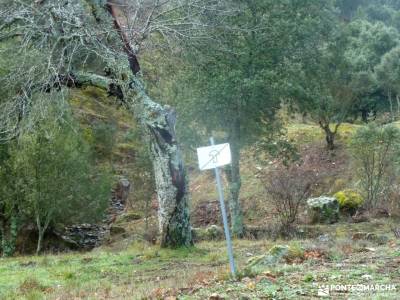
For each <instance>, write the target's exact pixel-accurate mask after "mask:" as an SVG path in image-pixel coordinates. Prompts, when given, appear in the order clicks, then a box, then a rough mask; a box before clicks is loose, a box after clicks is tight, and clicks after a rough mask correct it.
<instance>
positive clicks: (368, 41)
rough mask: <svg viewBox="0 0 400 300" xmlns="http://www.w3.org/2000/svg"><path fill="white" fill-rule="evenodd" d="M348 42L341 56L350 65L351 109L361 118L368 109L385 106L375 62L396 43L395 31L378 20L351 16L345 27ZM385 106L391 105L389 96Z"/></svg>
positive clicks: (365, 116) (368, 111) (385, 93)
mask: <svg viewBox="0 0 400 300" xmlns="http://www.w3.org/2000/svg"><path fill="white" fill-rule="evenodd" d="M345 30H346V35H347V36H348V42H347V45H346V50H345V57H346V60H347V61H348V63H349V65H350V67H351V87H352V89H353V92H354V97H355V103H354V110H357V111H358V112H361V115H362V118H363V120H364V121H367V115H368V113H370V112H374V113H375V114H376V112H377V111H378V110H382V109H386V108H387V105H385V104H384V103H385V98H386V96H388V95H389V94H388V92H387V87H385V86H383V85H382V84H381V81H380V80H378V79H377V73H376V66H377V65H378V64H379V63H380V62H381V59H382V57H383V56H384V55H385V54H386V53H388V52H389V51H391V50H392V49H393V48H395V47H396V45H397V44H398V41H399V33H398V32H397V30H396V29H394V28H393V27H389V26H386V25H385V24H384V23H382V22H375V23H371V22H369V21H366V20H365V19H360V18H359V19H355V20H354V21H353V22H351V23H350V24H348V26H347V27H346V29H345ZM388 98H389V99H388V100H389V109H390V107H391V106H393V105H392V104H391V103H392V101H391V97H388Z"/></svg>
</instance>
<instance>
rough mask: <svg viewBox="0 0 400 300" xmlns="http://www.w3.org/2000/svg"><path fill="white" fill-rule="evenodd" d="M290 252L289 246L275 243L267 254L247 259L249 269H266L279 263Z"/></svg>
mask: <svg viewBox="0 0 400 300" xmlns="http://www.w3.org/2000/svg"><path fill="white" fill-rule="evenodd" d="M288 253H289V246H286V245H275V246H273V247H272V248H271V249H270V250H269V251H268V253H267V254H265V255H259V256H254V257H252V258H250V259H249V260H248V261H247V265H246V269H247V270H250V271H252V270H257V269H264V268H265V267H268V266H271V265H274V264H277V263H279V262H280V261H281V260H282V259H284V257H285V256H286V255H287V254H288Z"/></svg>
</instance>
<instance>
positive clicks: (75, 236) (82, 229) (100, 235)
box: [55, 224, 109, 250]
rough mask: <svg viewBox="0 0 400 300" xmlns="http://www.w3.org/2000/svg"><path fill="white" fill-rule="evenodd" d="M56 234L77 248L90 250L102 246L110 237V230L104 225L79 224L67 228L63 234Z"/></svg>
mask: <svg viewBox="0 0 400 300" xmlns="http://www.w3.org/2000/svg"><path fill="white" fill-rule="evenodd" d="M55 234H57V235H58V236H59V237H60V238H61V239H62V240H64V241H65V242H67V243H68V244H70V245H72V246H73V247H75V248H78V249H85V250H90V249H93V248H94V247H97V246H99V245H100V244H101V242H102V241H103V240H104V239H105V238H106V237H107V236H108V234H109V230H108V228H107V226H104V225H97V224H77V225H71V226H67V227H65V229H64V231H63V232H55Z"/></svg>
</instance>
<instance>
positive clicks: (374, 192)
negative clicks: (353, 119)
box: [351, 124, 400, 208]
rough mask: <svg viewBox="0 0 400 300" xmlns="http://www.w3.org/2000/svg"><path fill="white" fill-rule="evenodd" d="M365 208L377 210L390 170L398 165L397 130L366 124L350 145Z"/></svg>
mask: <svg viewBox="0 0 400 300" xmlns="http://www.w3.org/2000/svg"><path fill="white" fill-rule="evenodd" d="M351 149H352V153H353V157H354V159H355V161H356V163H357V170H359V177H360V179H361V186H362V189H363V190H364V193H365V195H366V197H365V205H366V207H367V208H376V207H377V204H378V200H379V197H380V195H381V193H382V192H384V191H385V189H386V188H387V184H388V183H389V180H388V175H389V173H390V170H391V168H393V167H394V166H395V165H398V155H399V151H400V130H399V129H398V128H396V127H394V126H392V125H386V126H377V125H374V124H369V125H368V126H366V127H362V128H360V129H358V130H357V132H356V133H355V135H354V136H353V139H352V142H351Z"/></svg>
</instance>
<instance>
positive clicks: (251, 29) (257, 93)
mask: <svg viewBox="0 0 400 300" xmlns="http://www.w3.org/2000/svg"><path fill="white" fill-rule="evenodd" d="M222 3H223V4H224V5H225V6H226V7H229V8H230V13H229V14H227V15H226V17H225V19H224V22H223V23H222V24H221V25H220V26H218V27H216V28H214V27H211V30H210V33H209V36H210V37H209V39H206V40H200V41H199V42H198V43H197V44H196V45H195V47H193V48H192V49H191V51H190V52H189V53H188V54H187V55H186V57H185V58H186V60H184V62H183V65H184V66H185V68H184V72H182V77H181V78H180V79H179V80H178V84H179V86H182V82H184V83H185V85H186V92H187V94H185V93H181V97H180V98H179V100H178V102H177V109H178V112H179V114H180V116H182V117H183V118H184V120H186V122H187V123H188V124H191V125H192V127H193V128H195V129H194V130H186V132H182V131H183V130H181V131H180V134H182V135H184V136H193V135H195V136H198V135H200V136H202V137H203V139H204V138H205V136H207V135H210V134H211V132H212V131H214V132H216V133H220V134H221V138H222V139H223V140H226V141H228V142H229V143H230V145H231V151H232V164H231V166H230V167H229V168H227V169H226V174H227V179H228V182H229V191H230V197H229V206H230V215H231V227H232V232H233V234H234V235H236V236H240V235H242V234H243V215H242V214H243V213H242V209H241V204H240V198H239V193H240V188H241V176H240V152H241V149H242V148H243V147H244V146H246V145H251V144H252V143H254V142H256V141H257V140H258V139H259V138H260V137H262V136H265V135H266V134H267V132H268V131H269V130H276V128H275V127H276V126H275V125H276V124H277V123H276V122H275V117H276V112H277V110H278V109H279V108H280V103H281V100H282V98H283V97H284V95H285V92H284V89H285V85H286V84H287V81H289V80H290V79H288V77H287V75H286V74H287V72H286V69H287V66H288V65H290V64H291V63H292V62H293V61H296V60H297V59H299V57H302V56H305V55H311V53H313V47H314V46H315V44H316V43H317V40H318V39H319V38H320V37H321V35H323V34H324V33H325V30H326V29H327V28H326V26H325V23H324V20H325V19H326V18H328V19H329V17H330V12H331V6H330V2H329V1H289V2H286V1H241V2H238V1H224V2H222ZM210 18H211V19H212V16H211V17H210ZM212 20H213V19H212ZM205 22H207V20H206V21H205ZM289 33H290V34H289ZM199 128H201V130H199ZM187 129H190V127H188V128H187ZM199 133H200V134H199ZM196 143H197V146H198V140H197V141H196Z"/></svg>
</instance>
